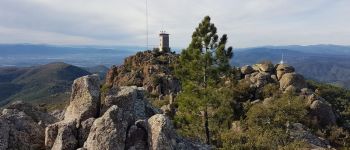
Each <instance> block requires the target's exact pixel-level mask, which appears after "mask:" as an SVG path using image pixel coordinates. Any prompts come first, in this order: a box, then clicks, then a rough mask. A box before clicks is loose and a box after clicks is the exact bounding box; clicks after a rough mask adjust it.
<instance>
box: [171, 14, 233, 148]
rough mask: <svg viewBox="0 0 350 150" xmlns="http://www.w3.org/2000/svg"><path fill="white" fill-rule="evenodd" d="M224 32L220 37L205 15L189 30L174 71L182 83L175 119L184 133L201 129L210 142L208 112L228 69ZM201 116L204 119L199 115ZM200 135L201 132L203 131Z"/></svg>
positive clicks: (229, 51) (228, 51)
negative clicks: (186, 46) (194, 27)
mask: <svg viewBox="0 0 350 150" xmlns="http://www.w3.org/2000/svg"><path fill="white" fill-rule="evenodd" d="M226 42H227V35H223V36H222V37H221V38H220V39H219V36H218V35H217V28H216V27H215V25H214V24H213V23H211V22H210V17H209V16H206V17H205V18H204V19H203V20H202V22H201V23H200V24H199V25H198V27H197V28H196V30H195V31H194V32H193V34H192V41H191V43H190V45H189V46H188V48H186V49H184V50H183V51H182V52H181V55H180V58H179V63H178V66H177V67H176V75H177V76H178V78H180V80H181V83H182V92H181V93H180V94H179V96H178V106H179V107H178V108H179V109H178V110H179V111H178V113H177V116H176V118H175V119H176V120H175V123H177V125H179V126H181V127H180V128H182V131H183V132H184V134H192V135H198V133H199V134H201V133H204V139H205V140H206V142H207V144H210V139H211V134H210V127H209V126H210V120H209V119H210V118H209V114H208V113H210V112H214V111H215V110H214V109H215V108H216V107H217V106H216V107H214V106H215V105H217V104H218V102H217V101H218V95H217V94H218V92H217V89H218V86H217V85H218V84H219V82H220V81H221V79H222V77H224V76H226V75H228V73H230V69H231V66H230V63H229V62H230V59H231V58H232V56H233V52H232V47H228V48H226ZM199 117H202V118H203V119H199ZM202 135H203V134H202Z"/></svg>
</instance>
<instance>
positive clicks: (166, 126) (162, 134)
mask: <svg viewBox="0 0 350 150" xmlns="http://www.w3.org/2000/svg"><path fill="white" fill-rule="evenodd" d="M148 140H149V149H152V150H160V149H175V145H176V143H175V142H176V141H175V133H174V131H173V128H172V126H171V122H170V120H169V119H168V118H167V117H166V116H165V115H163V114H156V115H154V116H152V117H151V118H149V119H148Z"/></svg>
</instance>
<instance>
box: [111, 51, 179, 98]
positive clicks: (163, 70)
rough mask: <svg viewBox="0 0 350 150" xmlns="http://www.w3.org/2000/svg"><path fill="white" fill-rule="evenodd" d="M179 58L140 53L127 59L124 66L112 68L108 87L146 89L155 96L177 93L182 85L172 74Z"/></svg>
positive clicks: (157, 53)
mask: <svg viewBox="0 0 350 150" xmlns="http://www.w3.org/2000/svg"><path fill="white" fill-rule="evenodd" d="M177 57H178V55H176V54H174V53H161V52H157V51H144V52H138V53H137V54H136V55H133V56H130V57H127V58H126V59H125V60H124V64H123V65H120V66H112V67H111V69H110V70H109V71H108V73H107V76H106V85H107V86H110V87H111V86H130V85H135V86H138V87H144V88H145V90H146V91H147V92H148V93H150V94H153V95H155V96H165V95H170V94H171V93H173V94H174V93H177V92H179V91H180V87H181V85H180V81H179V80H178V79H177V78H176V77H175V76H174V75H173V73H172V71H173V69H174V64H175V63H176V60H177Z"/></svg>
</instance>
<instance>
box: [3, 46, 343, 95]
mask: <svg viewBox="0 0 350 150" xmlns="http://www.w3.org/2000/svg"><path fill="white" fill-rule="evenodd" d="M142 50H144V48H143V47H137V46H114V47H100V46H52V45H33V44H0V67H6V66H7V67H8V66H14V67H21V69H19V70H14V71H13V72H12V73H13V74H21V73H22V72H24V71H25V69H28V67H30V66H38V65H44V64H48V63H51V62H65V63H67V64H71V65H74V66H78V67H80V68H84V70H87V71H89V72H92V73H98V74H100V76H102V77H104V76H105V71H107V68H108V67H110V66H112V65H115V64H117V65H119V64H121V63H122V62H123V60H124V58H125V57H127V56H130V55H133V54H134V53H136V52H137V51H142ZM282 54H283V55H284V61H285V62H286V63H288V64H291V65H293V66H294V67H295V68H296V70H297V72H299V73H301V74H303V75H304V76H305V77H306V78H307V79H312V80H317V81H322V82H327V83H332V84H336V85H339V86H343V87H347V88H350V46H341V45H310V46H300V45H289V46H262V47H253V48H240V49H235V51H234V58H233V59H232V64H233V65H235V66H243V65H247V64H255V63H258V62H260V61H262V60H271V61H272V62H274V63H278V62H279V61H280V60H281V57H282ZM96 66H99V67H96ZM23 67H25V68H23ZM96 70H98V71H96ZM8 78H11V77H8V76H6V77H5V76H1V77H0V81H1V80H7V79H8ZM16 81H17V80H16ZM7 86H12V88H14V89H17V88H19V87H17V86H15V85H7ZM2 92H4V91H0V94H1V93H2Z"/></svg>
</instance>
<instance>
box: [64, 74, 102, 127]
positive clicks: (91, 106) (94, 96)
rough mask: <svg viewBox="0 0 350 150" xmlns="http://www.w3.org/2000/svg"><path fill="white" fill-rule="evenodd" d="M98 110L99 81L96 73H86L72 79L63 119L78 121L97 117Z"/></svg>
mask: <svg viewBox="0 0 350 150" xmlns="http://www.w3.org/2000/svg"><path fill="white" fill-rule="evenodd" d="M99 110H100V81H99V77H98V76H97V75H87V76H84V77H80V78H78V79H76V80H74V83H73V86H72V95H71V99H70V102H69V106H68V108H67V109H66V112H65V115H64V120H75V119H76V120H78V122H80V121H83V120H86V119H89V118H91V117H98V115H99Z"/></svg>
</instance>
